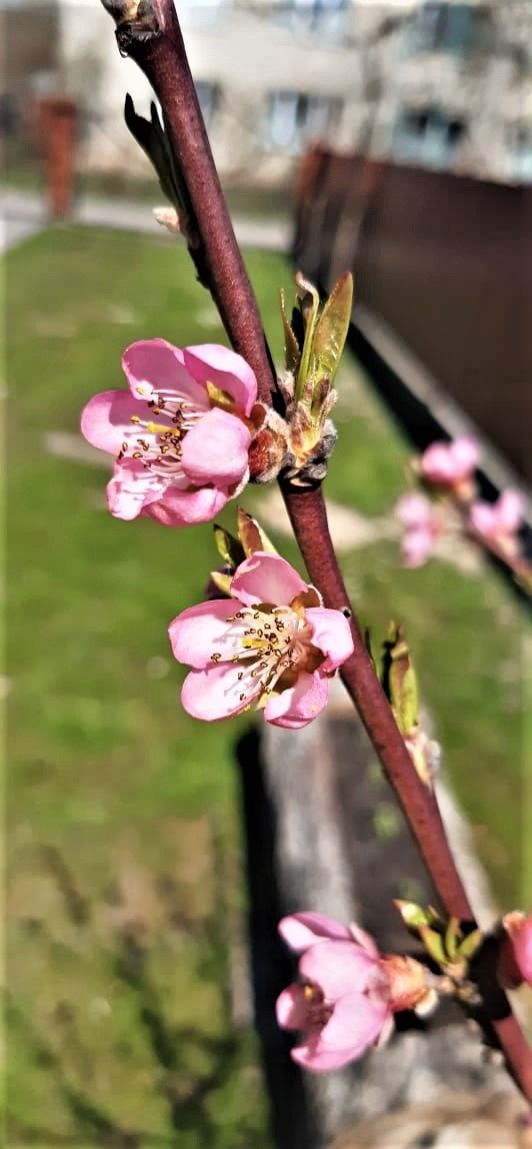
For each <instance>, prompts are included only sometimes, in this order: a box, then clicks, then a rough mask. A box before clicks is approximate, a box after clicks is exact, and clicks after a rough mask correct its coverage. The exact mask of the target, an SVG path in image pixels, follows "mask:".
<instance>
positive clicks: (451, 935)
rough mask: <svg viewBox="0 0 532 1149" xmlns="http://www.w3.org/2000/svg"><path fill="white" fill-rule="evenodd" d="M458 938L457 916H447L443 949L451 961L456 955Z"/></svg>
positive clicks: (458, 925) (458, 923) (458, 924)
mask: <svg viewBox="0 0 532 1149" xmlns="http://www.w3.org/2000/svg"><path fill="white" fill-rule="evenodd" d="M459 939H460V922H459V920H458V918H449V921H448V922H447V928H446V930H445V950H446V953H447V954H448V956H449V957H450V959H451V961H452V959H453V958H454V957H456V953H457V950H458V942H459Z"/></svg>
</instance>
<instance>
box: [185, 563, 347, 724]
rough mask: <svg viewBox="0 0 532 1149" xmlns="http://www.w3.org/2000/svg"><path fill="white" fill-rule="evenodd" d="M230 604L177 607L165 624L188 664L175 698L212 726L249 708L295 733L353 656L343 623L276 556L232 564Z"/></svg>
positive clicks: (337, 613) (314, 712) (321, 705)
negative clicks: (178, 612)
mask: <svg viewBox="0 0 532 1149" xmlns="http://www.w3.org/2000/svg"><path fill="white" fill-rule="evenodd" d="M230 593H231V598H230V599H211V601H210V602H203V603H200V604H199V605H198V606H192V607H189V608H188V610H184V611H183V612H182V613H181V614H179V615H178V616H177V618H175V619H174V620H173V622H171V623H170V627H169V634H170V642H171V644H172V650H173V653H174V656H175V658H176V659H177V661H178V662H183V663H185V665H187V666H190V667H192V670H191V672H190V674H189V675H188V676H187V678H186V679H185V682H184V684H183V689H182V692H181V701H182V703H183V706H184V708H185V710H186V711H188V713H189V714H192V716H193V717H194V718H202V719H204V720H205V721H207V722H213V721H216V720H217V719H220V718H229V717H230V716H231V715H232V714H239V713H240V712H241V711H242V710H246V709H247V708H248V707H249V706H250V705H251V704H252V703H255V704H256V705H258V706H259V707H260V708H261V709H263V710H264V717H265V719H266V721H267V722H272V723H273V724H274V725H276V726H287V727H291V728H292V729H297V728H298V727H300V726H306V725H307V723H308V722H311V721H312V719H313V718H316V716H317V715H318V714H319V713H320V711H321V710H323V708H324V706H325V704H326V702H327V696H328V691H329V679H330V678H331V676H332V675H333V674H334V673H335V671H336V669H337V668H338V667H339V666H341V665H342V663H343V662H345V660H346V658H349V655H350V654H352V651H353V640H352V637H351V630H350V628H349V624H348V622H347V619H346V618H344V615H343V614H342V613H341V611H339V610H327V609H326V608H325V607H323V606H322V599H321V596H320V595H319V594H318V591H317V590H315V588H314V587H312V586H308V585H307V583H305V582H303V579H302V578H301V577H300V575H298V573H297V571H295V570H294V569H293V567H291V566H290V564H289V563H287V562H286V561H285V560H284V559H282V558H280V556H279V555H274V554H266V553H263V552H261V551H257V552H256V553H255V554H253V555H252V556H251V557H250V558H247V559H246V560H245V561H244V562H243V563H241V564H240V566H239V567H237V569H236V571H235V574H234V576H233V578H232V581H231V592H230Z"/></svg>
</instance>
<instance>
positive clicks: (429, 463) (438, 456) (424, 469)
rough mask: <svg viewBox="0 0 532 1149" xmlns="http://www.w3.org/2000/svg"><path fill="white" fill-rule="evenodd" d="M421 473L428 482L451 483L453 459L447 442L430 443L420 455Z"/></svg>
mask: <svg viewBox="0 0 532 1149" xmlns="http://www.w3.org/2000/svg"><path fill="white" fill-rule="evenodd" d="M421 473H422V474H423V475H424V476H425V478H426V479H428V480H429V482H430V483H451V482H452V481H453V477H454V467H453V461H452V458H451V455H450V452H449V446H448V444H447V443H431V445H430V447H427V450H426V451H425V452H424V454H423V455H422V457H421Z"/></svg>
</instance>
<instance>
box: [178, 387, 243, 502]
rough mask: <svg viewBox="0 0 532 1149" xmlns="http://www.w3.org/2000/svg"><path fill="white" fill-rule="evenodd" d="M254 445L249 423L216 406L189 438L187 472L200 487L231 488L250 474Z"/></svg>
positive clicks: (185, 450) (184, 460) (185, 447)
mask: <svg viewBox="0 0 532 1149" xmlns="http://www.w3.org/2000/svg"><path fill="white" fill-rule="evenodd" d="M250 443H251V435H250V433H249V431H248V429H247V427H246V426H245V424H244V423H242V422H241V420H240V419H236V418H235V416H234V415H229V414H228V412H227V411H221V410H220V409H219V408H216V407H215V408H213V410H212V411H209V412H208V414H207V415H204V416H203V418H202V419H200V420H199V422H198V423H197V424H196V426H195V427H193V428H192V429H191V430H190V431H189V432H188V434H187V435H185V438H184V440H183V448H182V450H183V453H182V464H183V469H184V471H185V472H186V474H187V475H188V477H189V479H190V481H191V483H194V484H195V485H196V486H203V485H204V484H205V483H214V484H215V485H216V486H217V487H231V486H233V485H234V484H235V483H240V482H241V480H242V478H243V477H244V475H246V474H247V471H248V450H249V444H250Z"/></svg>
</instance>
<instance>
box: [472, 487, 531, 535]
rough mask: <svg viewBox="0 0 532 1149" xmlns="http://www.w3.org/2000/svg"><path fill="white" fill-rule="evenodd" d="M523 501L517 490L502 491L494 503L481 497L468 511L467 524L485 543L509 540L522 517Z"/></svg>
mask: <svg viewBox="0 0 532 1149" xmlns="http://www.w3.org/2000/svg"><path fill="white" fill-rule="evenodd" d="M523 511H524V501H523V499H522V497H521V495H520V494H519V492H518V491H511V490H508V491H503V492H502V494H500V495H499V498H498V499H497V501H496V502H495V503H485V502H483V501H482V500H481V499H478V500H477V501H476V502H474V503H473V504H472V506H471V508H470V511H469V525H470V527H471V530H472V531H473V532H474V534H476V535H478V536H479V537H480V538H481V539H483V540H485V541H486V542H487V543H492V542H493V543H503V544H504V542H505V541H508V542H511V541H512V540H513V536H514V535H515V533H516V531H517V530H518V529H519V526H520V524H521V520H522V518H523Z"/></svg>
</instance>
